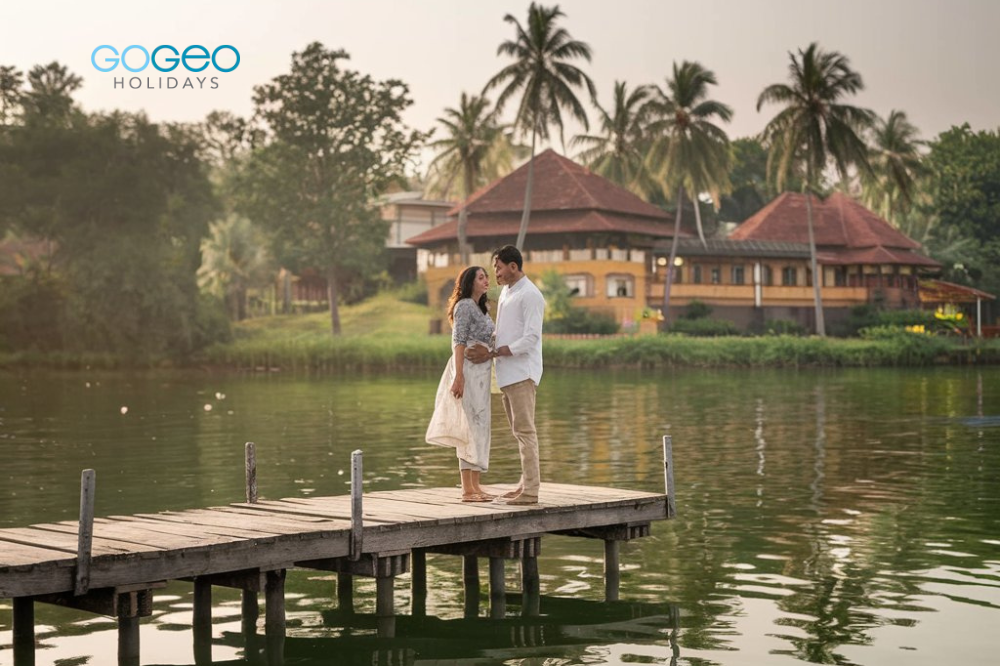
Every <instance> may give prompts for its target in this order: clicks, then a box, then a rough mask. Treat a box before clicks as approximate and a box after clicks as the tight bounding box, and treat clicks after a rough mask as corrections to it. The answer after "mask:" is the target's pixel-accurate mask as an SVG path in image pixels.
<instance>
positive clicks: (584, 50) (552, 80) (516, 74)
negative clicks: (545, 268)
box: [483, 2, 597, 249]
mask: <svg viewBox="0 0 1000 666" xmlns="http://www.w3.org/2000/svg"><path fill="white" fill-rule="evenodd" d="M562 16H565V14H564V13H563V12H562V11H560V9H559V6H558V5H556V6H555V7H543V6H541V5H538V4H535V3H534V2H532V3H531V6H530V7H528V23H527V26H522V25H521V23H520V22H519V21H518V20H517V19H516V18H514V16H512V15H511V14H507V15H506V16H504V18H503V20H504V21H506V22H508V23H511V24H513V25H514V32H515V36H514V39H513V40H506V41H504V42H503V43H501V44H500V46H499V47H498V48H497V55H505V56H510V57H511V58H514V62H512V63H511V64H509V65H507V66H506V67H504V68H503V69H501V70H500V71H499V72H498V73H497V74H496V75H495V76H494V77H493V78H492V79H490V80H489V81H488V82H487V84H486V87H485V89H484V90H483V92H484V93H485V92H488V91H489V90H492V89H493V88H499V87H502V88H503V89H502V90H501V92H500V97H499V98H497V113H500V112H502V111H503V108H504V106H505V105H506V104H507V102H508V101H510V99H511V98H512V97H514V96H516V95H517V94H520V95H521V101H520V104H519V105H518V109H517V117H516V118H515V121H514V125H515V127H516V128H517V129H518V130H519V131H520V132H521V133H522V134H523V135H525V136H527V135H528V134H530V135H531V158H530V161H529V162H528V183H527V185H526V186H525V190H524V212H523V214H522V216H521V227H520V229H518V232H517V243H516V244H517V247H518V248H519V249H522V248H523V247H524V237H525V235H526V234H527V233H528V222H529V220H530V218H531V190H532V186H533V182H534V166H535V146H536V143H537V141H538V140H539V139H541V140H543V141H546V140H548V138H549V130H550V127H556V128H558V129H559V139H560V141H562V139H563V111H564V110H565V111H568V112H569V114H570V115H571V116H572V117H573V118H576V120H578V121H579V122H580V123H581V124H582V125H583V126H584V128H586V129H588V130H589V129H590V124H589V123H588V121H587V112H586V110H585V109H584V108H583V104H581V103H580V100H579V99H578V98H577V96H576V93H575V92H574V89H576V88H581V87H585V88H586V89H587V92H588V93H589V94H590V98H591V99H592V100H593V99H594V98H596V97H597V92H596V90H595V88H594V82H593V81H591V80H590V77H589V76H587V74H586V73H584V71H583V70H582V69H580V68H579V67H577V66H576V65H574V64H573V61H575V60H577V59H579V58H583V59H584V60H586V61H587V62H590V57H591V51H590V46H588V45H587V44H586V43H585V42H581V41H577V40H575V39H573V38H572V37H571V36H570V34H569V32H567V31H566V29H565V28H562V27H560V26H559V25H558V20H559V18H560V17H562Z"/></svg>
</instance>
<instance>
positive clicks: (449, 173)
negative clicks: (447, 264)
mask: <svg viewBox="0 0 1000 666" xmlns="http://www.w3.org/2000/svg"><path fill="white" fill-rule="evenodd" d="M437 121H438V124H439V125H440V126H441V127H442V128H443V129H444V131H445V136H444V138H441V139H437V140H436V141H432V142H431V143H430V144H429V147H430V148H432V149H434V150H435V151H437V156H436V157H435V158H434V161H432V162H431V164H430V167H429V169H428V172H429V177H430V181H431V182H430V183H429V184H428V189H429V190H433V191H435V192H437V193H439V194H440V195H441V196H444V197H448V196H449V195H450V193H451V192H452V188H453V186H454V184H455V182H456V181H458V182H459V183H461V191H460V192H461V193H460V196H461V197H462V208H461V209H460V210H459V213H458V250H459V254H461V256H462V263H463V264H467V263H468V262H469V244H468V241H467V238H466V230H467V228H468V221H469V216H468V211H467V210H466V208H465V204H466V202H467V201H468V198H469V197H470V196H471V195H472V193H473V192H474V191H475V190H476V188H477V187H479V186H481V185H484V184H486V183H487V182H490V181H492V180H494V179H496V178H499V177H501V176H504V175H506V174H508V173H510V171H511V168H512V166H513V161H514V154H515V151H514V148H513V146H512V144H511V141H510V136H509V135H508V134H507V132H506V128H505V127H504V125H502V124H501V123H500V122H498V120H497V117H496V114H495V113H494V112H493V110H492V109H490V102H489V100H488V99H486V98H485V97H478V96H476V95H471V96H470V95H466V94H465V93H462V97H461V99H460V100H459V103H458V108H457V109H445V111H444V116H442V117H441V118H438V120H437Z"/></svg>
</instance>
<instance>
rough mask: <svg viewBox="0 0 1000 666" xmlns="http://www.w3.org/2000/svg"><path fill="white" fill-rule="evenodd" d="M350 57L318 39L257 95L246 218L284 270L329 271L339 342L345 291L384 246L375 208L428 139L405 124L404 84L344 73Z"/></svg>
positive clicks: (383, 226)
mask: <svg viewBox="0 0 1000 666" xmlns="http://www.w3.org/2000/svg"><path fill="white" fill-rule="evenodd" d="M347 59H348V55H347V53H345V52H344V51H339V50H338V51H330V50H327V49H326V48H325V47H324V46H323V45H322V44H320V43H319V42H314V43H312V44H310V45H309V46H307V47H306V48H305V49H304V50H303V51H301V52H298V53H294V54H292V65H291V71H289V73H287V74H282V75H280V76H277V77H275V78H274V79H272V81H271V82H270V83H266V84H264V85H260V86H257V87H255V88H254V104H255V107H256V115H257V118H258V119H259V120H260V121H261V122H262V123H263V124H264V125H265V126H266V128H267V132H268V135H267V137H266V144H265V145H263V146H262V147H261V148H258V149H257V150H256V151H255V153H254V155H253V157H252V159H251V160H249V162H248V165H247V169H246V170H245V173H244V178H243V185H242V186H241V197H240V198H241V200H242V201H241V205H240V209H241V210H240V211H239V212H242V213H243V214H244V215H246V216H247V217H249V218H250V219H252V220H254V221H256V222H259V223H260V225H261V227H262V228H264V229H266V230H268V231H269V233H270V236H271V237H272V239H273V241H274V244H273V247H274V249H275V254H276V258H277V259H278V260H279V261H281V262H282V263H283V264H284V265H285V266H287V267H288V268H292V269H301V268H306V267H312V268H318V269H321V270H323V271H324V273H325V277H326V280H327V285H328V287H327V290H328V295H329V301H330V326H331V329H332V331H333V334H334V335H339V334H340V313H339V308H338V298H339V295H340V290H339V285H340V284H341V282H342V281H344V280H347V279H349V278H351V277H354V276H357V275H361V274H364V273H365V272H366V271H368V272H371V271H372V270H373V269H374V268H375V267H376V266H377V265H378V262H377V259H378V258H379V257H380V256H381V254H382V252H383V251H384V248H385V238H386V234H387V233H388V222H386V221H384V220H382V219H381V216H380V215H379V211H378V210H377V208H376V206H375V205H374V202H375V200H376V199H377V197H378V196H379V195H380V194H382V193H383V192H384V191H385V188H386V187H387V186H388V185H389V184H390V183H391V182H393V181H394V180H398V179H401V178H402V177H403V172H404V169H405V166H406V165H407V163H408V162H409V161H410V159H411V157H412V155H413V154H414V152H415V150H416V148H417V146H418V145H419V144H420V143H421V141H422V140H423V138H424V137H423V135H422V134H421V133H420V132H416V131H412V130H410V129H408V128H407V127H406V126H405V125H404V123H403V120H402V113H403V111H404V110H405V109H406V108H407V107H409V106H410V104H412V100H411V99H410V96H409V88H408V87H407V86H406V84H404V83H403V82H402V81H398V80H394V79H390V80H386V81H376V80H374V79H373V78H372V77H371V76H370V75H366V74H361V73H359V72H356V71H353V70H350V69H346V68H345V67H343V63H344V61H346V60H347Z"/></svg>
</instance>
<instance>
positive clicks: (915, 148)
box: [861, 110, 927, 226]
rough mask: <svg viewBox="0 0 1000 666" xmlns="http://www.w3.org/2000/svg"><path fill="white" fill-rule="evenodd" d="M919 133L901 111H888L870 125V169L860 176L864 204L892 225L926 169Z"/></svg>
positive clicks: (911, 200) (906, 208)
mask: <svg viewBox="0 0 1000 666" xmlns="http://www.w3.org/2000/svg"><path fill="white" fill-rule="evenodd" d="M919 135H920V131H919V130H918V129H917V128H916V127H915V126H914V125H913V124H912V123H910V121H909V119H908V118H907V117H906V113H905V112H903V111H897V110H892V111H890V112H889V117H888V118H886V119H885V120H883V119H881V118H877V119H876V120H875V125H874V127H872V145H871V148H870V149H869V150H870V157H869V162H870V163H871V167H872V173H871V174H870V175H869V177H867V178H864V179H863V180H862V183H861V185H862V196H863V198H864V202H865V205H867V206H868V207H869V208H871V209H872V210H874V211H875V212H877V213H878V214H879V215H881V216H882V217H883V218H885V219H886V220H888V221H889V222H891V223H893V224H894V225H896V226H899V224H900V218H901V216H903V215H905V214H906V213H907V212H908V211H909V210H910V208H912V206H913V203H914V198H915V196H916V186H917V179H918V178H919V177H920V176H922V175H924V174H926V172H927V168H926V166H925V165H924V163H923V156H922V155H921V154H920V147H921V146H923V145H924V142H923V141H921V140H920V139H919V138H918V137H919Z"/></svg>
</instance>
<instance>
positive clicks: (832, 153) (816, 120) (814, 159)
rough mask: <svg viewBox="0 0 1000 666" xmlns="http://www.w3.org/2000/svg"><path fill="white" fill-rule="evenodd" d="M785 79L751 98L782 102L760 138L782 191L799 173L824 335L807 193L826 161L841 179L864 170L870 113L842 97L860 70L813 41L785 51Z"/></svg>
mask: <svg viewBox="0 0 1000 666" xmlns="http://www.w3.org/2000/svg"><path fill="white" fill-rule="evenodd" d="M788 56H789V58H790V59H791V63H790V64H789V67H788V71H789V82H788V83H775V84H772V85H770V86H768V87H767V88H765V89H764V91H763V92H761V94H760V97H758V98H757V110H758V111H760V109H761V107H762V106H764V105H765V104H768V103H774V104H781V105H783V106H784V108H783V109H781V110H780V111H779V112H778V114H777V115H776V116H774V118H772V119H771V121H770V122H768V124H767V126H766V127H765V128H764V131H763V133H762V135H761V136H762V140H763V141H764V143H765V144H766V145H767V146H768V151H769V153H768V171H769V173H770V174H771V175H772V177H773V178H774V179H775V180H776V184H777V188H778V189H779V190H782V189H783V188H784V185H785V182H786V180H787V179H788V178H789V177H792V176H794V175H795V174H796V172H799V173H801V172H804V174H803V175H804V176H805V180H804V181H803V185H802V189H803V191H804V192H805V194H806V224H807V228H808V232H809V255H810V261H811V265H812V275H813V294H814V298H815V303H816V333H817V334H818V335H820V336H825V335H826V325H825V323H824V320H823V299H822V295H821V293H820V286H821V283H822V281H823V276H822V275H821V274H820V273H819V270H818V267H817V262H816V240H815V238H814V236H813V211H812V195H813V194H818V193H819V179H820V178H821V176H822V174H823V170H824V169H826V167H827V166H828V165H829V164H830V163H831V162H832V163H833V165H834V166H835V167H836V169H837V172H838V173H839V174H840V176H841V178H846V177H847V175H848V170H849V168H850V167H852V166H854V167H856V168H857V169H859V170H860V171H861V172H862V173H863V174H864V173H867V172H869V171H870V166H869V164H868V154H867V149H866V147H865V144H864V141H862V139H861V137H860V136H859V134H861V133H862V132H863V131H864V129H866V128H867V127H869V126H870V125H871V122H872V119H873V117H874V114H873V113H872V112H871V111H869V110H867V109H861V108H858V107H855V106H851V105H849V104H844V103H843V99H844V98H845V97H847V96H849V95H854V94H855V93H857V92H859V91H861V90H863V89H864V83H863V82H862V80H861V75H860V74H858V73H857V72H855V71H854V70H852V69H851V67H850V63H849V61H848V59H847V57H845V56H843V55H841V54H840V53H838V52H836V51H829V52H827V51H823V50H822V49H820V48H819V46H818V45H817V44H816V42H813V43H812V44H810V45H809V47H808V48H807V49H806V50H805V51H803V50H801V49H800V50H799V53H798V56H796V55H795V54H794V53H789V54H788Z"/></svg>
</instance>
